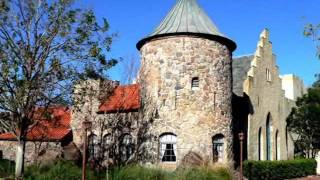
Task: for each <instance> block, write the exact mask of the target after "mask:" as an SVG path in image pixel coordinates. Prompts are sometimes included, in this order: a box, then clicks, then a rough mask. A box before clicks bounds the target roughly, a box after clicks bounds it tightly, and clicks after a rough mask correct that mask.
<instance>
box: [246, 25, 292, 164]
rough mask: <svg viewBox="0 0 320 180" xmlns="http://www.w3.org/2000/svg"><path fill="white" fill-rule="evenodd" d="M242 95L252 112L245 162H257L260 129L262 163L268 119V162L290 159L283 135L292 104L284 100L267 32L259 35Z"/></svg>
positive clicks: (287, 141) (289, 147) (288, 143)
mask: <svg viewBox="0 0 320 180" xmlns="http://www.w3.org/2000/svg"><path fill="white" fill-rule="evenodd" d="M244 92H245V93H246V94H247V95H248V96H249V97H250V101H251V103H252V106H253V112H252V114H251V115H249V117H248V121H249V122H248V159H252V160H258V159H259V129H260V128H261V137H260V138H261V143H260V150H261V151H260V152H261V153H260V157H261V158H260V159H262V160H266V157H267V155H266V151H267V150H266V149H267V147H266V123H267V118H268V115H269V116H270V123H271V135H270V139H271V149H272V151H271V160H276V159H281V160H283V159H288V158H291V157H292V156H293V154H291V153H293V148H294V147H293V143H292V139H291V138H290V136H289V135H288V134H287V132H286V118H287V116H288V115H289V113H290V111H291V108H292V107H293V106H294V105H295V102H294V101H293V100H289V99H287V98H286V97H285V92H284V90H282V81H281V78H280V77H279V69H278V66H277V65H276V56H275V55H274V54H273V51H272V44H271V42H270V41H269V32H268V30H264V31H263V32H262V33H261V35H260V40H259V42H258V45H257V50H256V52H255V55H254V58H253V60H252V62H251V67H250V69H249V71H248V74H247V78H246V80H245V81H244ZM276 132H278V140H276ZM276 142H277V143H276ZM277 148H278V150H276V149H277ZM288 152H289V153H288ZM276 154H278V157H276Z"/></svg>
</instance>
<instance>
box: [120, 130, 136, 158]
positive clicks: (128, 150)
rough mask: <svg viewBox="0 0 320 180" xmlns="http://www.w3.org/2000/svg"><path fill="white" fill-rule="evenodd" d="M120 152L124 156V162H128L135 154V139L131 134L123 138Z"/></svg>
mask: <svg viewBox="0 0 320 180" xmlns="http://www.w3.org/2000/svg"><path fill="white" fill-rule="evenodd" d="M120 150H121V154H122V160H124V161H126V160H128V159H129V158H130V157H131V155H132V154H133V151H134V143H133V138H132V136H131V135H130V134H125V135H124V136H123V139H122V142H121V147H120Z"/></svg>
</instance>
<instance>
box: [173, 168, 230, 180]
mask: <svg viewBox="0 0 320 180" xmlns="http://www.w3.org/2000/svg"><path fill="white" fill-rule="evenodd" d="M175 179H176V180H194V179H198V180H207V179H210V180H232V175H231V173H230V171H229V170H228V169H226V168H217V169H211V168H207V167H202V168H188V169H182V170H178V171H177V172H176V176H175Z"/></svg>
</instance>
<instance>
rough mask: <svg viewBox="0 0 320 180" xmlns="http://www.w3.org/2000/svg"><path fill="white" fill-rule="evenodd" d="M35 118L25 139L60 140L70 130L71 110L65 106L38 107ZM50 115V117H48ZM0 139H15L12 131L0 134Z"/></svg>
mask: <svg viewBox="0 0 320 180" xmlns="http://www.w3.org/2000/svg"><path fill="white" fill-rule="evenodd" d="M34 116H35V117H36V118H35V119H37V120H36V122H35V124H34V125H32V127H30V129H29V130H28V133H27V141H61V140H62V139H63V138H65V137H66V136H67V135H69V134H70V133H72V132H71V129H70V121H71V111H70V110H69V109H68V108H66V107H54V108H48V110H46V111H44V110H43V109H42V110H41V109H38V110H37V113H35V115H34ZM49 116H50V117H49ZM0 140H9V141H14V140H16V136H15V135H14V134H13V133H4V134H0Z"/></svg>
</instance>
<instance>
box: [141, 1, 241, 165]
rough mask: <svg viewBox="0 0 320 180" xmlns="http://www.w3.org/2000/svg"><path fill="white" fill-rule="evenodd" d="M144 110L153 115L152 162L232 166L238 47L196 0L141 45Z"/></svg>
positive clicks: (182, 5) (183, 5)
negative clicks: (190, 159)
mask: <svg viewBox="0 0 320 180" xmlns="http://www.w3.org/2000/svg"><path fill="white" fill-rule="evenodd" d="M137 48H138V50H140V52H141V69H140V72H139V82H140V84H141V93H142V95H141V96H142V98H143V99H142V101H143V102H144V105H143V108H144V109H143V110H144V111H145V114H148V115H150V114H153V115H154V120H153V121H152V123H151V125H150V129H149V130H148V131H149V133H150V135H151V136H152V137H153V138H150V142H149V143H148V145H147V147H148V148H149V149H148V152H149V153H150V152H151V155H152V157H153V159H152V160H151V161H152V162H153V163H159V164H160V165H165V166H166V165H169V166H173V167H176V166H177V165H179V164H181V163H182V162H185V161H188V157H190V156H192V155H199V156H198V158H200V159H201V158H202V159H204V160H208V161H210V162H213V161H214V162H215V161H218V162H221V163H225V164H227V163H229V162H231V161H232V155H231V152H232V150H231V145H232V132H231V120H232V112H231V97H232V73H231V59H232V52H233V51H234V50H235V48H236V44H235V43H234V42H233V41H232V40H230V39H228V38H226V37H225V36H224V35H223V34H222V33H220V32H219V30H218V28H217V27H216V26H215V25H214V23H213V22H212V21H211V20H210V18H209V17H208V16H207V15H206V14H205V12H204V11H203V10H202V9H201V8H200V7H199V5H198V4H197V2H196V0H178V1H177V3H176V5H175V7H174V8H173V9H172V10H171V11H170V13H169V14H168V15H167V17H166V18H165V19H164V20H163V21H162V23H161V24H160V26H159V27H158V28H157V29H156V30H155V31H154V32H153V33H152V34H151V35H149V36H148V37H146V38H144V39H142V40H141V41H139V42H138V44H137Z"/></svg>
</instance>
